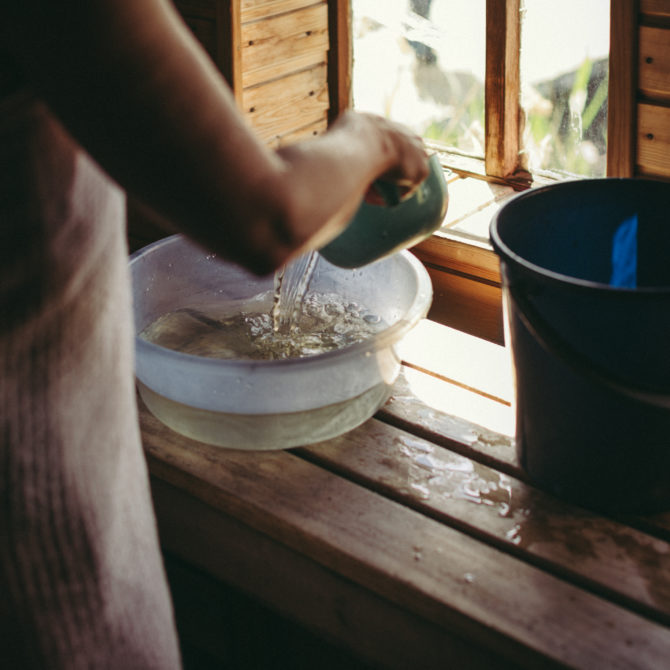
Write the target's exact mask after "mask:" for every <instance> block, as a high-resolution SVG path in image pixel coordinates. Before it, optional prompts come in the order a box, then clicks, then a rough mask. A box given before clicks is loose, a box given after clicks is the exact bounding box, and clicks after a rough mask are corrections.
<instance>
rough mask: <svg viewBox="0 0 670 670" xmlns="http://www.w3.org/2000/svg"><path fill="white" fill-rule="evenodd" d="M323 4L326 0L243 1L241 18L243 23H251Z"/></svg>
mask: <svg viewBox="0 0 670 670" xmlns="http://www.w3.org/2000/svg"><path fill="white" fill-rule="evenodd" d="M323 2H325V0H323V1H322V2H320V0H241V2H240V16H241V19H242V23H250V22H251V21H258V20H260V19H267V18H269V17H271V16H276V15H277V14H285V13H286V12H293V11H295V10H296V9H304V8H305V7H309V6H310V5H315V4H323Z"/></svg>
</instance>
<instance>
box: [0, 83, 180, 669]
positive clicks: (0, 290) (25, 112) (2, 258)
mask: <svg viewBox="0 0 670 670" xmlns="http://www.w3.org/2000/svg"><path fill="white" fill-rule="evenodd" d="M124 209H125V208H124V196H123V193H122V192H121V191H120V190H119V189H118V188H117V187H116V186H115V185H114V183H113V182H112V181H110V180H109V179H108V178H107V176H106V175H105V174H104V173H103V172H102V171H101V170H100V169H99V168H98V166H97V165H96V164H95V163H94V162H93V161H92V160H91V159H90V157H89V156H88V155H87V154H86V153H85V152H84V151H83V150H82V149H81V148H80V147H79V146H78V145H77V144H76V143H75V142H74V141H73V140H72V138H71V137H70V136H69V135H68V134H67V132H66V131H65V130H64V128H63V127H62V126H61V125H60V124H59V122H58V121H57V120H56V119H55V118H54V116H53V115H52V114H51V113H50V112H49V110H48V109H47V107H46V106H45V105H44V104H42V103H41V102H40V101H39V100H37V99H36V98H34V97H33V96H32V95H31V93H30V92H29V91H28V90H26V89H22V90H19V91H14V92H12V93H10V94H7V93H6V92H5V94H4V95H3V96H2V99H1V100H0V667H2V668H8V669H9V668H12V669H17V670H25V669H29V668H49V669H60V668H68V669H70V668H72V669H79V668H122V669H124V670H131V669H133V668H152V669H154V668H155V669H156V670H158V669H160V670H171V669H173V668H178V667H179V666H180V660H179V653H178V646H177V641H176V633H175V627H174V619H173V612H172V606H171V603H170V597H169V592H168V589H167V585H166V580H165V573H164V569H163V565H162V561H161V557H160V553H159V547H158V540H157V532H156V524H155V519H154V516H153V511H152V508H151V500H150V495H149V488H148V477H147V471H146V465H145V462H144V458H143V454H142V450H141V444H140V439H139V431H138V427H137V416H136V406H135V394H134V379H133V369H132V365H133V359H132V357H133V341H132V339H133V338H132V314H131V302H130V300H131V296H130V288H129V276H128V265H127V250H126V243H125V213H124Z"/></svg>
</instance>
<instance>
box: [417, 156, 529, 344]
mask: <svg viewBox="0 0 670 670" xmlns="http://www.w3.org/2000/svg"><path fill="white" fill-rule="evenodd" d="M452 158H453V157H452V156H449V157H448V158H447V159H446V160H445V161H444V162H446V163H447V165H449V167H450V172H449V173H448V175H447V184H448V189H449V207H448V210H447V215H446V217H445V220H444V223H443V225H442V227H441V228H440V230H439V231H437V232H436V233H435V234H434V235H432V236H431V237H430V238H429V239H427V240H425V241H424V242H422V243H421V244H419V245H417V246H416V247H414V249H413V251H414V253H415V255H416V256H417V257H418V258H419V259H420V260H421V261H422V262H423V263H424V264H425V265H426V267H427V269H428V272H429V273H430V276H431V279H432V281H433V290H434V299H433V305H432V308H431V311H430V313H429V318H430V319H431V320H433V321H437V322H439V323H442V324H444V325H447V326H451V327H453V328H456V329H458V330H462V331H464V332H466V333H470V334H472V335H476V336H477V337H481V338H484V339H487V340H490V341H491V342H495V343H497V344H502V343H503V325H502V292H501V287H500V271H499V264H498V258H497V256H496V255H495V253H494V252H493V250H492V248H491V245H490V243H489V225H490V223H491V219H492V217H493V216H494V214H495V213H496V212H497V211H498V209H500V207H501V206H502V205H503V204H504V203H505V202H506V201H507V200H509V199H510V198H511V197H513V196H514V195H515V194H516V192H517V191H518V190H519V188H520V186H519V185H518V184H514V185H510V184H502V183H497V182H492V181H487V180H485V179H484V178H483V177H482V176H480V175H479V174H477V172H476V171H475V170H476V162H475V161H471V163H472V164H473V168H474V169H469V170H464V169H463V162H462V161H461V163H460V164H459V165H454V161H453V160H451V159H452Z"/></svg>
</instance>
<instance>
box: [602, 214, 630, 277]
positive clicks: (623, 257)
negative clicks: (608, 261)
mask: <svg viewBox="0 0 670 670" xmlns="http://www.w3.org/2000/svg"><path fill="white" fill-rule="evenodd" d="M609 283H610V285H611V286H619V287H622V288H635V287H636V286H637V214H634V215H633V216H631V217H629V218H627V219H626V220H625V221H624V222H623V223H622V224H621V225H620V226H619V227H618V228H617V229H616V231H615V232H614V237H613V238H612V275H611V276H610V282H609Z"/></svg>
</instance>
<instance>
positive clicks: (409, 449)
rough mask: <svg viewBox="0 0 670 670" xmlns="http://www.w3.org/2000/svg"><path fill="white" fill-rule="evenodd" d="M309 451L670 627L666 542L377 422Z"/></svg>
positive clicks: (321, 460) (379, 488)
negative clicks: (566, 502)
mask: <svg viewBox="0 0 670 670" xmlns="http://www.w3.org/2000/svg"><path fill="white" fill-rule="evenodd" d="M304 451H305V453H306V454H307V455H308V456H309V458H310V461H311V462H313V463H316V464H318V465H322V466H325V467H327V468H328V469H330V470H332V471H334V472H336V473H337V474H339V475H341V476H343V477H345V478H347V479H350V480H353V481H356V482H358V483H361V484H363V485H365V486H367V487H369V488H371V489H373V490H377V491H380V492H381V493H382V494H383V495H385V496H388V497H390V498H392V499H394V500H398V501H400V502H403V504H406V505H409V506H410V507H411V508H412V509H416V510H419V511H421V512H422V513H424V514H428V515H429V516H431V517H432V518H437V519H439V520H440V521H443V522H445V523H447V524H448V525H450V526H453V527H455V528H458V529H461V530H463V531H464V532H466V533H468V534H471V535H473V536H476V537H480V538H482V539H484V540H485V541H487V542H490V543H491V544H493V545H494V546H497V547H500V548H503V549H504V550H505V551H509V552H510V553H512V554H514V555H517V556H519V557H521V558H523V560H524V561H526V562H529V563H532V564H534V565H540V566H541V567H543V568H544V569H546V570H549V571H550V572H552V573H553V574H557V575H559V576H561V577H563V578H565V579H567V580H568V581H571V582H575V583H578V584H580V585H582V586H584V587H585V588H587V589H588V590H591V591H593V592H596V593H598V594H600V595H601V596H602V597H605V598H609V599H612V600H613V601H614V602H616V603H619V604H622V605H624V606H626V607H630V608H632V609H634V610H635V611H638V612H640V613H642V614H644V615H645V616H649V617H650V618H653V619H655V620H657V621H660V622H662V623H664V624H666V625H668V624H670V543H668V542H664V541H662V540H658V539H654V538H651V537H649V536H647V535H646V534H645V533H642V532H640V531H638V530H635V529H632V528H630V527H628V526H625V525H623V524H621V523H617V522H615V521H612V520H610V519H607V518H605V517H602V516H600V515H597V514H594V513H591V512H588V511H585V510H582V509H580V508H577V507H573V506H571V505H568V504H564V503H562V502H560V501H559V500H556V499H555V498H554V497H552V496H550V495H548V494H545V493H543V492H542V491H540V490H538V489H535V488H533V487H531V486H529V485H527V484H525V483H524V482H521V481H519V480H517V479H515V478H513V477H508V476H506V475H502V474H501V473H500V472H499V471H498V470H495V469H492V468H488V467H486V466H483V465H481V464H479V463H477V462H476V461H472V460H470V459H469V458H467V457H464V456H460V455H456V454H454V453H453V452H451V451H449V450H446V449H441V448H439V447H436V446H435V445H434V444H433V443H431V442H429V441H426V440H421V439H418V438H417V437H416V436H414V435H412V434H410V433H405V432H401V431H398V430H397V429H395V428H393V427H391V426H386V425H384V424H380V423H378V422H374V421H373V422H369V423H368V424H366V426H365V428H361V429H358V430H356V431H353V432H352V433H350V434H349V435H347V436H344V437H341V438H337V439H335V440H331V441H329V442H324V443H319V444H316V445H313V446H310V447H308V448H307V449H306V450H304ZM300 453H303V450H300ZM652 566H653V567H652ZM650 581H651V582H652V583H651V584H650ZM669 642H670V639H669Z"/></svg>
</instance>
